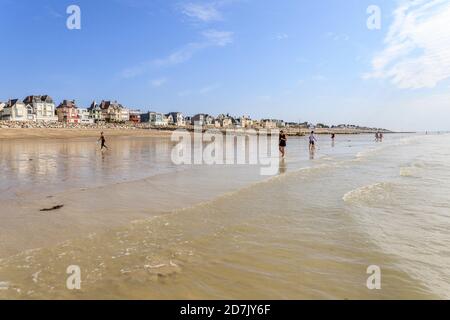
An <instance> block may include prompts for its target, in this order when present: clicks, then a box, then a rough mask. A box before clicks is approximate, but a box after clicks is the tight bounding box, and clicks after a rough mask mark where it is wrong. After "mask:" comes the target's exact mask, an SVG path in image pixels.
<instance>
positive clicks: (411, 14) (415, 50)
mask: <svg viewBox="0 0 450 320" xmlns="http://www.w3.org/2000/svg"><path fill="white" fill-rule="evenodd" d="M384 42H385V48H384V50H383V51H381V52H379V53H378V54H377V55H376V56H375V57H374V59H373V60H372V71H371V72H370V73H368V74H366V75H364V78H366V79H371V78H373V79H388V80H390V81H391V83H392V84H394V85H395V86H397V87H398V88H402V89H419V88H433V87H435V86H436V85H437V84H438V83H439V82H441V81H442V80H445V79H447V78H449V77H450V2H449V1H448V0H410V1H402V2H400V5H399V6H398V8H397V9H396V10H395V12H394V22H393V23H392V25H391V26H390V28H389V32H388V34H387V36H386V38H385V41H384Z"/></svg>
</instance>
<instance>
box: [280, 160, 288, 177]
mask: <svg viewBox="0 0 450 320" xmlns="http://www.w3.org/2000/svg"><path fill="white" fill-rule="evenodd" d="M286 171H287V166H286V159H285V158H282V159H280V167H279V174H280V175H282V174H285V173H286Z"/></svg>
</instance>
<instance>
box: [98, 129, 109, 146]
mask: <svg viewBox="0 0 450 320" xmlns="http://www.w3.org/2000/svg"><path fill="white" fill-rule="evenodd" d="M98 141H100V142H101V144H102V146H101V148H100V150H103V149H108V147H107V146H106V139H105V136H104V135H103V132H102V133H101V134H100V139H98Z"/></svg>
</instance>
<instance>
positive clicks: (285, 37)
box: [274, 33, 289, 40]
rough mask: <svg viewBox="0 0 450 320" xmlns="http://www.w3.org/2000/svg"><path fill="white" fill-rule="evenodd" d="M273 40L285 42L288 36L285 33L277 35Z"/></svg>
mask: <svg viewBox="0 0 450 320" xmlns="http://www.w3.org/2000/svg"><path fill="white" fill-rule="evenodd" d="M274 39H275V40H286V39H289V35H288V34H286V33H278V34H276V35H275V37H274Z"/></svg>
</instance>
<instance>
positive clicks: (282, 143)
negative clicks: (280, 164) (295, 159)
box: [279, 130, 287, 158]
mask: <svg viewBox="0 0 450 320" xmlns="http://www.w3.org/2000/svg"><path fill="white" fill-rule="evenodd" d="M286 142H287V138H286V134H285V133H284V131H283V130H281V132H280V143H279V146H280V153H281V156H282V157H283V158H284V156H285V149H286Z"/></svg>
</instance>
